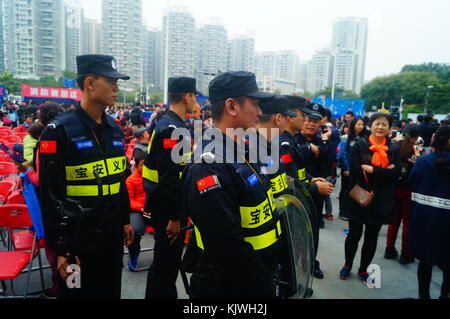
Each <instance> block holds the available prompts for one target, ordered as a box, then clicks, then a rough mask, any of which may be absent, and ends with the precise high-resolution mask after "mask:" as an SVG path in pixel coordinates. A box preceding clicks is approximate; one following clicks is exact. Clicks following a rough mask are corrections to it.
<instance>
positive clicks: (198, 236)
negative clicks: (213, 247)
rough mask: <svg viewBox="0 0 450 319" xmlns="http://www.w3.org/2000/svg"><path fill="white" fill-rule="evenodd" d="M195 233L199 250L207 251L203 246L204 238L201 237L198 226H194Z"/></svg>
mask: <svg viewBox="0 0 450 319" xmlns="http://www.w3.org/2000/svg"><path fill="white" fill-rule="evenodd" d="M194 233H195V241H196V242H197V246H198V248H200V249H201V250H205V246H203V241H202V236H201V235H200V231H199V230H198V228H197V226H194Z"/></svg>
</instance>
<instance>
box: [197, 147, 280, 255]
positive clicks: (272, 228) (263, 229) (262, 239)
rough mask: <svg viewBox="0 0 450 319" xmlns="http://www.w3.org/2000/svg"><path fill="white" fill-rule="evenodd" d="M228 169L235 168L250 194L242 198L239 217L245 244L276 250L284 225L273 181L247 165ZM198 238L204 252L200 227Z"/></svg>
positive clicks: (260, 248)
mask: <svg viewBox="0 0 450 319" xmlns="http://www.w3.org/2000/svg"><path fill="white" fill-rule="evenodd" d="M204 155H206V154H204ZM209 156H211V154H209ZM224 161H225V157H224ZM224 165H232V166H233V168H234V169H235V171H236V172H237V173H238V174H239V176H240V178H241V179H242V181H243V183H244V184H245V185H246V192H243V193H242V194H240V195H241V196H240V198H239V215H240V221H241V228H242V232H243V235H244V240H245V241H246V242H248V243H250V244H251V245H252V247H253V249H254V250H256V251H258V250H263V249H266V248H268V247H270V246H272V245H273V244H275V243H276V242H277V241H278V239H279V237H280V235H281V223H280V221H279V215H278V211H277V210H276V208H275V205H274V197H273V192H272V189H271V185H270V183H269V181H268V180H267V179H266V178H265V177H264V176H263V175H262V174H261V172H255V171H254V170H255V169H256V168H255V167H253V169H252V168H250V167H249V166H248V165H247V164H246V163H231V164H224ZM258 170H259V169H258ZM256 173H257V174H256ZM260 178H261V179H260ZM195 236H196V241H197V246H198V247H199V248H200V249H202V250H204V245H203V240H202V238H201V232H200V230H199V229H198V228H197V227H195Z"/></svg>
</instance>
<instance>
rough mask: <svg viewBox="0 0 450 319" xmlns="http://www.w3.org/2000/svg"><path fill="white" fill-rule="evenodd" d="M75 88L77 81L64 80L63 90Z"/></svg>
mask: <svg viewBox="0 0 450 319" xmlns="http://www.w3.org/2000/svg"><path fill="white" fill-rule="evenodd" d="M76 86H77V81H75V80H72V79H64V87H65V88H74V87H76Z"/></svg>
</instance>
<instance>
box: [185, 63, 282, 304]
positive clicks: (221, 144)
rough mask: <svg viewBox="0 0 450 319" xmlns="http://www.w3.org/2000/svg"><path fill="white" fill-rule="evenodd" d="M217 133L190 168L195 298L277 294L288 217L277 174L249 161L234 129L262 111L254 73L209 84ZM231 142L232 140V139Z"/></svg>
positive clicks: (188, 199) (247, 124) (250, 122)
mask: <svg viewBox="0 0 450 319" xmlns="http://www.w3.org/2000/svg"><path fill="white" fill-rule="evenodd" d="M209 93H210V99H211V102H212V116H213V120H214V124H215V128H216V131H215V134H213V135H214V138H213V137H211V141H210V142H208V141H206V142H205V143H204V145H203V147H202V148H198V149H197V150H196V152H195V154H194V162H193V163H192V164H190V165H189V166H188V167H187V168H186V170H185V171H184V173H183V189H182V194H183V207H184V209H185V211H186V212H187V213H188V214H189V216H190V217H191V219H192V221H193V222H194V224H195V238H196V244H197V246H198V248H199V249H200V250H201V255H200V258H199V261H198V263H197V268H196V270H195V273H194V274H193V276H192V277H191V294H192V295H193V296H194V297H196V298H272V297H275V296H276V293H275V291H276V289H274V280H273V278H274V274H275V273H276V272H275V271H274V270H276V265H277V263H278V260H279V256H278V255H279V253H280V249H279V246H280V240H279V239H280V236H281V235H282V231H281V225H280V222H279V220H278V212H277V210H276V209H275V207H274V202H273V195H272V191H271V185H270V180H269V179H267V178H266V177H265V176H264V175H263V174H261V171H260V168H259V167H258V165H257V163H250V162H249V160H248V158H247V156H248V153H247V152H246V151H245V149H246V148H245V145H242V144H245V141H244V140H242V139H240V137H238V136H237V135H236V134H233V133H232V132H230V130H227V129H237V128H242V129H244V130H247V129H250V128H254V127H255V126H256V124H257V122H258V118H259V116H261V110H260V108H259V102H260V100H264V99H268V98H272V97H273V96H274V95H272V94H269V93H266V92H260V91H259V89H258V86H257V85H256V80H255V75H254V74H252V73H249V72H227V73H222V74H220V75H218V76H217V77H216V78H215V79H214V80H213V81H212V82H211V83H210V86H209ZM227 146H228V147H227Z"/></svg>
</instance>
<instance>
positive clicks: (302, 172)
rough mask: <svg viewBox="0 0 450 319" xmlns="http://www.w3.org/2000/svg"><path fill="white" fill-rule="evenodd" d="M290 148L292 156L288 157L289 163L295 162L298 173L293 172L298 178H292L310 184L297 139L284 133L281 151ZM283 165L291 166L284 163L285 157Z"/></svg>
mask: <svg viewBox="0 0 450 319" xmlns="http://www.w3.org/2000/svg"><path fill="white" fill-rule="evenodd" d="M283 146H284V147H289V152H290V156H289V157H288V160H289V162H294V164H295V167H296V172H295V173H294V172H291V173H292V175H294V174H296V176H291V177H293V178H297V179H298V180H299V181H301V182H307V183H308V182H309V180H308V178H307V174H306V168H305V166H304V163H303V161H301V160H300V158H301V154H300V150H299V149H298V143H297V141H296V140H295V138H294V137H293V136H292V135H290V134H289V132H284V133H283V134H282V135H281V136H280V149H281V147H283ZM283 164H286V165H287V164H289V163H283V156H282V165H283Z"/></svg>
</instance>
